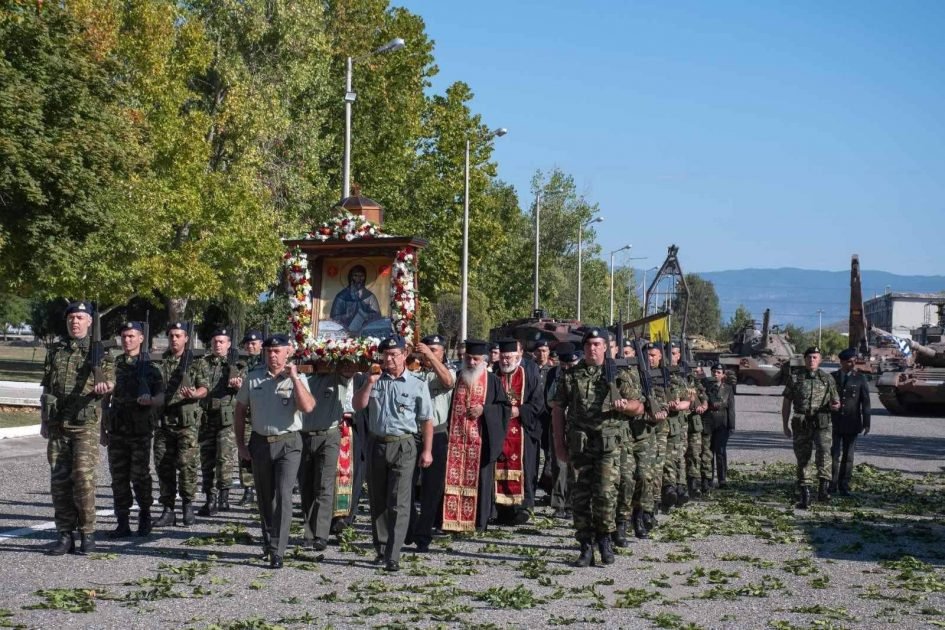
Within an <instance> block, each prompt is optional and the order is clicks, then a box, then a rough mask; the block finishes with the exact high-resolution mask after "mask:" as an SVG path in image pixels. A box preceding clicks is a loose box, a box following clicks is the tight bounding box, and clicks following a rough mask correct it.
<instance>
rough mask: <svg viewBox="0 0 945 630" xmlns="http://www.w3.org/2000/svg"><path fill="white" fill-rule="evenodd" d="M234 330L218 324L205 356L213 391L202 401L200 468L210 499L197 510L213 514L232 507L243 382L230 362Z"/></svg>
mask: <svg viewBox="0 0 945 630" xmlns="http://www.w3.org/2000/svg"><path fill="white" fill-rule="evenodd" d="M230 335H231V333H230V331H229V330H228V329H226V328H218V329H217V330H214V331H213V335H212V336H211V337H210V354H208V355H206V356H204V358H203V360H204V364H205V366H204V369H205V370H206V373H207V383H208V389H209V393H208V395H207V397H206V398H204V399H203V400H202V401H201V403H200V405H201V407H202V408H203V414H202V416H201V419H200V430H199V432H198V434H197V441H198V442H199V443H200V468H201V471H202V473H203V491H204V494H205V495H206V497H207V502H206V503H204V505H203V506H202V507H201V508H200V510H199V511H198V512H197V514H199V515H200V516H213V515H214V514H216V513H217V511H218V510H222V511H224V512H228V511H229V510H230V476H231V475H232V474H233V472H232V471H233V448H234V443H233V414H234V411H235V405H236V400H235V396H236V392H238V391H239V387H240V385H241V384H242V381H241V380H240V378H239V376H238V375H237V374H236V373H237V372H238V369H239V367H238V366H236V365H232V366H231V365H230V363H229V354H230V345H231V343H232V339H231V338H230Z"/></svg>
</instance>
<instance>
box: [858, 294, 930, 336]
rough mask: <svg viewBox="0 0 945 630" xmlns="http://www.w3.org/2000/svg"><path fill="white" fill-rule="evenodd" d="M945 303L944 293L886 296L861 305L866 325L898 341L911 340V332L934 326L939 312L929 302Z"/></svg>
mask: <svg viewBox="0 0 945 630" xmlns="http://www.w3.org/2000/svg"><path fill="white" fill-rule="evenodd" d="M943 300H945V293H886V294H885V295H880V296H877V297H874V298H872V299H869V300H866V301H864V302H863V314H864V315H866V321H867V323H868V324H871V325H873V326H876V327H877V328H882V329H883V330H886V331H888V332H891V333H892V334H894V335H896V336H897V337H904V338H906V339H911V338H912V335H911V333H912V329H913V328H918V327H919V326H921V325H923V324H935V323H936V322H937V320H938V311H937V309H936V307H935V306H934V305H932V304H931V302H932V301H936V302H938V303H940V302H942V301H943Z"/></svg>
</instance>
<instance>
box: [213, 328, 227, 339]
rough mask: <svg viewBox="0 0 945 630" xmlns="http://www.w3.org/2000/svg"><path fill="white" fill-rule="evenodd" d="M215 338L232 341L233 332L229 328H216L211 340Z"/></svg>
mask: <svg viewBox="0 0 945 630" xmlns="http://www.w3.org/2000/svg"><path fill="white" fill-rule="evenodd" d="M214 337H229V338H231V339H232V338H233V332H232V331H231V330H230V329H229V328H216V329H214V331H213V334H212V335H210V338H211V339H213V338H214Z"/></svg>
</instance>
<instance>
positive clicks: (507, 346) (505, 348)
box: [499, 339, 518, 352]
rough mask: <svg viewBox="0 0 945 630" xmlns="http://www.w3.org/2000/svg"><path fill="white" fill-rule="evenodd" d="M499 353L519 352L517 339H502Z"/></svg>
mask: <svg viewBox="0 0 945 630" xmlns="http://www.w3.org/2000/svg"><path fill="white" fill-rule="evenodd" d="M499 352H518V340H517V339H500V340H499Z"/></svg>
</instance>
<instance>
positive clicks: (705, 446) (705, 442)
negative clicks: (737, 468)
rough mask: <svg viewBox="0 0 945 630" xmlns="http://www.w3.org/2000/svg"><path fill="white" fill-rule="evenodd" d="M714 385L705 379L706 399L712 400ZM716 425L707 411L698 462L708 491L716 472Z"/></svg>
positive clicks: (703, 482)
mask: <svg viewBox="0 0 945 630" xmlns="http://www.w3.org/2000/svg"><path fill="white" fill-rule="evenodd" d="M711 387H712V380H711V379H703V381H702V388H703V391H704V392H705V394H706V399H707V400H708V401H709V402H711V400H712V397H711V395H710V391H711ZM713 428H714V425H713V423H712V414H711V413H710V412H706V414H705V415H704V416H702V434H701V436H700V437H701V440H700V445H699V449H700V451H699V452H700V456H699V462H698V468H699V472H698V475H697V476H699V477H701V479H702V491H703V492H707V491H708V490H709V489H710V488H711V486H712V476H713V475H714V474H715V472H714V468H713V466H712V430H713Z"/></svg>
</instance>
